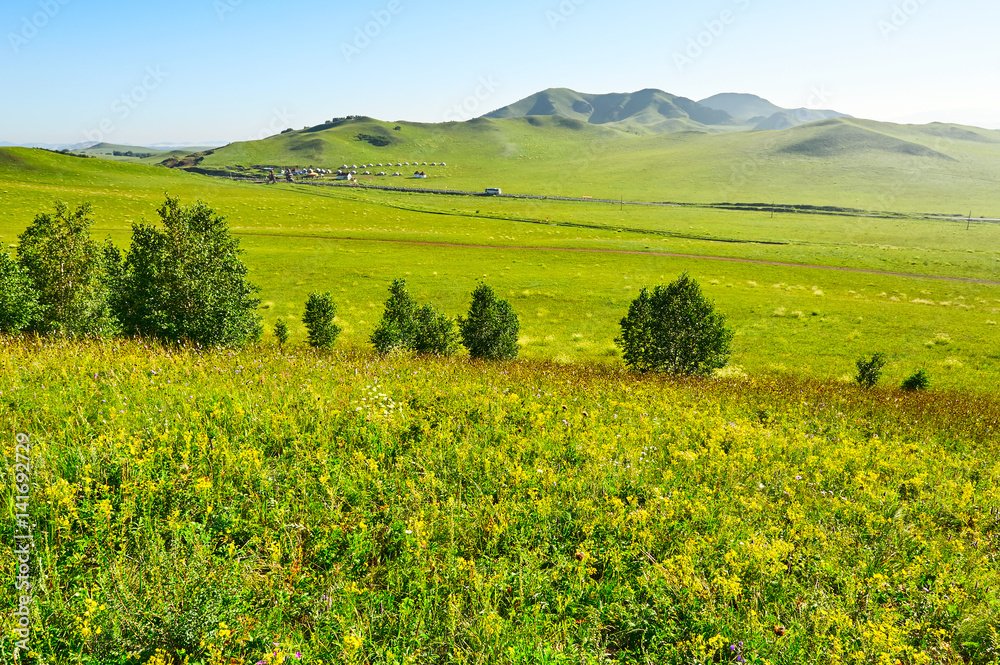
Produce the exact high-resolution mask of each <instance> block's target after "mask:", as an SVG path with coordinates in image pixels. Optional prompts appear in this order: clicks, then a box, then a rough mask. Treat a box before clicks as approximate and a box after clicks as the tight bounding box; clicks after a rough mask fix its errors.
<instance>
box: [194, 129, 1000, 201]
mask: <svg viewBox="0 0 1000 665" xmlns="http://www.w3.org/2000/svg"><path fill="white" fill-rule="evenodd" d="M662 122H664V123H674V126H673V129H674V130H680V129H682V125H683V123H684V122H686V121H685V120H684V119H672V120H663V121H662ZM677 123H680V124H677ZM396 127H398V128H399V129H398V130H397V129H396ZM372 137H375V138H377V139H378V140H377V141H376V142H377V143H383V142H384V143H385V145H373V144H372V143H371V142H370V139H371V138H372ZM366 139H368V140H366ZM425 161H426V162H435V161H437V162H440V161H445V162H446V163H447V164H448V166H447V168H433V167H431V168H428V169H426V170H427V172H428V175H429V176H430V177H429V178H428V179H427V180H426V181H405V182H406V185H407V186H418V187H431V188H453V189H468V190H475V191H481V190H482V189H484V188H486V187H502V188H504V189H505V191H510V192H513V193H530V194H543V195H551V196H593V197H595V198H618V197H624V198H626V199H635V200H644V201H679V202H691V203H711V202H721V201H729V202H748V203H749V202H771V201H777V202H779V203H788V204H792V203H809V204H812V205H831V206H842V207H848V208H856V209H861V210H873V211H886V210H889V211H898V212H934V213H947V214H968V212H969V209H970V208H971V209H972V210H973V211H974V213H975V214H976V215H978V216H1000V194H998V193H997V189H996V188H995V187H993V186H992V182H994V181H995V180H996V179H998V178H1000V132H996V131H988V130H979V129H975V128H966V127H960V126H955V125H926V126H909V125H893V124H889V123H878V122H873V121H864V120H855V119H846V118H840V119H833V120H826V121H821V122H818V123H812V124H808V125H804V126H800V127H795V128H792V129H789V130H786V131H760V132H735V133H725V134H704V133H700V132H693V131H673V132H671V133H667V134H661V135H656V136H637V135H634V134H629V133H627V132H621V131H617V130H613V129H608V128H607V127H602V126H597V125H591V124H588V123H586V122H584V121H581V120H576V119H572V118H564V117H562V116H530V117H527V118H512V119H499V120H496V119H488V118H483V119H478V120H473V121H470V122H467V123H445V124H436V125H423V124H414V123H386V122H380V121H376V120H372V119H367V118H366V119H357V120H350V121H343V122H338V123H335V124H332V125H322V126H319V127H315V128H311V129H308V130H301V131H296V132H290V133H288V134H282V135H279V136H274V137H271V138H268V139H265V140H263V141H255V142H248V143H235V144H232V145H229V146H226V147H223V148H219V149H217V150H214V151H211V152H210V153H205V154H203V155H201V156H199V157H197V158H192V159H191V160H188V161H187V162H186V165H187V166H194V167H197V168H203V169H216V170H224V169H225V168H226V167H231V166H234V165H242V166H244V167H248V166H251V165H254V164H271V165H289V166H292V165H299V166H302V167H305V166H307V165H314V166H318V167H326V168H336V167H339V166H341V165H342V164H348V165H353V164H359V165H360V164H368V163H376V164H377V163H384V164H386V163H391V164H393V165H395V164H397V163H405V162H409V163H410V165H411V166H413V164H415V163H419V164H422V163H423V162H425ZM393 168H394V169H395V170H399V171H401V172H402V173H403V174H404V175H407V174H409V173H412V172H413V170H415V169H412V168H411V169H410V170H409V171H406V169H405V168H404V167H395V166H393ZM421 168H423V167H422V166H421ZM375 170H376V171H377V170H378V169H375ZM389 172H390V173H391V172H392V171H389ZM363 181H364V182H371V183H375V184H378V183H381V184H390V185H398V184H400V183H399V180H397V179H393V178H376V177H371V178H370V179H364V180H363Z"/></svg>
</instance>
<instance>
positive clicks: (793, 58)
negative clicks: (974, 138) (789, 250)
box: [0, 0, 1000, 145]
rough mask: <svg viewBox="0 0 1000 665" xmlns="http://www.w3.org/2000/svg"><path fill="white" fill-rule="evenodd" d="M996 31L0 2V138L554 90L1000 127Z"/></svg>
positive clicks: (921, 23)
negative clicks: (736, 101)
mask: <svg viewBox="0 0 1000 665" xmlns="http://www.w3.org/2000/svg"><path fill="white" fill-rule="evenodd" d="M997 26H1000V3H998V2H996V0H948V1H947V2H946V1H945V0H885V1H883V0H838V1H837V2H810V1H803V0H714V1H711V2H697V3H693V2H673V1H666V2H664V1H654V0H649V1H646V0H618V1H616V2H610V1H607V0H538V1H532V0H509V1H507V2H502V3H492V2H490V3H486V2H481V3H480V2H469V1H468V0H463V1H461V2H459V1H453V0H442V1H440V2H428V1H426V0H425V1H422V2H416V1H415V0H374V1H366V0H358V1H356V2H333V1H331V0H302V1H299V2H295V1H291V2H287V1H286V2H264V1H263V0H169V1H166V0H147V1H146V2H136V1H134V0H129V1H128V2H126V1H124V0H3V3H2V6H0V39H2V42H0V82H2V90H3V91H4V94H3V97H4V99H3V103H2V104H0V141H10V142H46V143H76V142H82V141H84V140H87V138H95V139H96V138H102V139H104V140H107V141H110V142H114V143H129V144H134V145H143V144H152V143H187V144H197V143H216V142H229V141H235V140H244V139H248V138H259V137H261V136H263V135H267V134H273V133H276V132H277V131H280V130H281V129H284V128H285V127H295V128H296V129H299V128H302V127H304V126H307V125H314V124H318V123H320V122H323V121H324V120H327V119H329V118H331V117H335V116H343V115H350V114H363V115H370V116H374V117H376V118H380V119H383V120H390V121H391V120H415V121H423V122H441V121H444V120H446V119H456V118H458V117H473V116H476V115H481V114H483V113H486V112H489V111H491V110H493V109H495V108H498V107H501V106H505V105H507V104H509V103H512V102H514V101H517V100H518V99H521V98H523V97H526V96H528V95H530V94H532V93H535V92H538V91H540V90H543V89H545V88H549V87H568V88H573V89H575V90H578V91H581V92H590V93H603V92H628V91H634V90H639V89H642V88H659V89H662V90H666V91H667V92H670V93H673V94H676V95H682V96H685V97H690V98H692V99H696V100H697V99H702V98H704V97H707V96H709V95H712V94H715V93H718V92H750V93H754V94H758V95H761V96H762V97H765V98H767V99H769V100H771V101H772V102H774V103H776V104H778V105H780V106H785V107H799V106H811V107H816V108H834V109H836V110H838V111H842V112H844V113H849V114H851V115H855V116H859V117H867V118H874V119H877V120H889V121H901V122H929V121H933V120H939V121H945V122H962V123H968V124H977V125H980V126H988V127H993V128H1000V40H998V39H997V36H996V34H995V33H996V30H997ZM365 31H367V32H368V33H369V35H371V36H369V35H365V34H364V33H365ZM359 35H360V36H359ZM699 42H700V43H699ZM477 95H478V97H477ZM456 104H459V105H464V108H462V107H459V109H456V108H455V106H456Z"/></svg>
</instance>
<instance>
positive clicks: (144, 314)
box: [116, 196, 262, 345]
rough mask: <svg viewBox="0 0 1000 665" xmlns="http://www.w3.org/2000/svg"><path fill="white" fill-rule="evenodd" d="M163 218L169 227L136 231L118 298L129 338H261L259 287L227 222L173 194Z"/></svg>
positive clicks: (225, 341)
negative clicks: (251, 276) (181, 200)
mask: <svg viewBox="0 0 1000 665" xmlns="http://www.w3.org/2000/svg"><path fill="white" fill-rule="evenodd" d="M157 213H158V214H159V216H160V221H161V222H162V224H163V228H162V229H160V228H155V227H153V226H151V225H149V224H145V223H143V224H136V225H133V226H132V245H131V247H130V248H129V252H128V256H127V258H126V259H125V262H124V266H123V268H122V270H121V278H120V289H119V291H120V297H118V298H116V308H117V309H118V314H119V318H120V319H121V321H122V324H123V326H124V329H125V332H126V333H129V334H138V335H143V336H148V337H155V338H158V339H162V340H165V341H171V342H181V341H188V342H193V343H196V344H202V345H213V344H218V345H235V344H241V343H244V342H247V341H250V340H256V339H259V338H260V334H261V330H262V327H261V322H260V318H259V317H258V316H257V313H256V312H257V305H258V304H259V303H260V300H258V299H257V298H255V297H254V295H255V294H256V292H257V290H258V289H257V287H256V286H254V285H253V284H251V283H250V281H249V280H248V279H247V268H246V266H245V265H244V264H243V261H242V259H241V254H242V253H243V250H241V249H240V247H239V241H238V240H236V239H235V238H233V237H232V236H230V235H229V228H228V225H227V224H226V221H225V218H224V217H221V216H219V215H217V214H216V213H215V211H214V210H212V209H211V208H209V207H208V206H207V205H205V204H204V203H202V202H201V201H199V202H198V203H196V204H194V205H191V206H181V205H180V202H179V200H178V199H176V198H170V197H169V196H168V197H167V199H166V201H165V202H164V203H163V205H161V206H160V208H159V209H158V210H157Z"/></svg>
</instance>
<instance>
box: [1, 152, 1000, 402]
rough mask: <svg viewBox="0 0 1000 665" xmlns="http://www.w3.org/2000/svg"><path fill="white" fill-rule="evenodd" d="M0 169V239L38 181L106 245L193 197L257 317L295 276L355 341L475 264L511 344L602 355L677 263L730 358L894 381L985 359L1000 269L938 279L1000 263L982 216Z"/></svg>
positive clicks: (44, 159)
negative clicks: (408, 298) (510, 332)
mask: <svg viewBox="0 0 1000 665" xmlns="http://www.w3.org/2000/svg"><path fill="white" fill-rule="evenodd" d="M449 168H450V167H449ZM0 173H2V175H3V184H2V185H0V200H2V206H0V242H3V243H5V244H8V245H10V244H13V243H16V238H17V234H19V233H20V232H21V231H22V230H23V229H24V228H25V227H26V226H27V224H28V223H29V222H30V220H31V219H32V218H33V216H34V215H35V214H36V213H38V212H41V211H47V210H50V209H51V207H52V202H53V201H54V200H65V201H67V202H68V203H70V204H71V205H76V204H79V203H82V202H83V201H90V202H92V203H93V205H94V214H95V217H96V223H95V235H97V236H98V238H102V237H104V236H105V235H107V236H110V237H111V238H113V239H114V241H115V242H116V243H118V244H119V245H120V246H121V247H123V248H124V247H126V246H127V244H128V238H129V229H130V227H131V224H132V223H134V222H138V221H140V220H142V219H146V220H151V219H154V218H155V217H156V215H155V209H156V207H157V206H158V205H159V204H160V203H161V202H162V201H163V196H164V193H169V194H170V195H171V196H179V197H180V198H181V199H182V202H193V201H194V200H196V199H201V200H204V201H205V202H207V203H209V204H210V205H212V206H213V207H214V208H215V209H217V210H218V211H219V212H220V213H221V214H223V215H225V216H227V218H228V220H229V223H230V226H231V229H232V231H233V232H234V233H235V234H237V235H239V236H240V238H241V241H242V246H243V247H244V249H245V250H246V254H245V259H246V262H247V263H248V265H249V267H250V270H251V278H252V279H253V280H254V281H255V283H257V284H258V285H259V286H260V287H261V293H260V297H261V300H262V310H261V314H262V315H263V317H264V319H265V322H266V324H267V327H268V330H269V329H270V327H271V326H272V325H273V323H274V322H275V321H276V320H277V318H278V317H281V318H285V319H287V320H288V321H289V323H290V324H291V330H292V340H293V342H294V343H303V342H304V339H305V331H304V329H303V327H302V326H301V324H300V323H299V321H298V317H299V316H301V313H302V309H303V306H304V303H305V300H306V297H307V295H308V293H309V292H310V291H313V290H320V291H327V290H329V291H331V292H333V294H334V295H335V297H336V299H337V302H338V304H339V307H340V310H339V318H340V325H342V326H343V327H344V330H345V333H344V336H343V338H342V340H343V341H342V343H343V344H346V345H353V346H364V345H366V344H367V337H368V335H369V334H370V332H371V330H372V329H373V328H374V326H375V324H376V322H377V320H378V317H379V316H380V314H381V307H382V303H383V301H384V300H385V297H386V294H387V289H388V286H389V284H390V282H391V281H392V280H393V279H394V278H397V277H405V278H406V279H407V282H408V284H409V286H410V288H411V291H412V292H413V293H414V295H415V296H416V297H417V298H418V299H419V300H421V301H430V302H434V303H435V304H436V305H438V306H439V307H440V308H442V309H443V310H444V311H446V312H448V313H451V314H460V313H464V311H465V309H466V308H467V306H468V298H469V294H470V293H471V291H472V290H473V288H475V284H476V282H477V281H478V280H480V279H482V280H485V281H487V282H488V283H490V284H491V285H493V286H494V287H495V288H496V289H497V291H498V293H499V294H500V295H502V296H503V297H505V298H507V299H509V300H510V301H511V303H512V304H513V305H514V307H515V309H516V310H517V311H518V313H519V314H520V315H521V321H522V337H521V343H522V346H523V354H524V355H525V356H527V357H533V358H545V359H553V360H558V361H562V362H594V361H596V362H610V363H617V362H618V359H617V355H616V354H617V350H616V348H615V346H614V343H613V340H614V337H615V335H616V334H617V333H618V321H619V319H620V318H621V317H622V316H623V315H624V313H625V311H626V310H627V307H628V303H629V302H630V300H631V299H632V298H634V297H635V296H636V295H637V294H638V292H639V290H640V289H641V288H642V287H643V286H652V285H654V284H656V283H661V282H667V281H670V280H672V279H674V278H675V277H676V276H677V275H678V274H679V273H680V272H682V271H685V270H686V271H688V272H689V273H690V274H691V275H692V276H694V277H695V278H697V279H698V280H699V282H700V283H701V284H702V287H703V288H704V290H705V291H706V293H707V294H708V295H709V296H710V297H711V298H713V299H714V300H715V301H716V303H717V306H718V307H719V309H721V310H722V311H723V312H725V313H726V314H728V315H729V317H730V322H731V324H732V325H733V327H734V328H735V329H736V331H737V336H736V339H735V342H734V355H733V358H732V363H733V364H734V365H736V366H738V367H741V368H742V369H743V371H746V372H749V373H758V372H762V371H768V370H774V369H776V370H779V371H786V372H791V373H796V374H804V375H809V376H818V377H847V376H849V375H850V374H851V373H852V372H853V364H854V360H855V359H856V358H857V357H859V356H860V355H862V354H866V353H872V352H874V351H883V352H885V353H887V355H888V356H889V358H890V365H889V367H888V368H887V380H889V381H892V382H893V383H898V382H899V381H901V380H902V378H904V377H905V376H907V375H908V374H910V373H912V372H913V371H915V370H916V369H917V368H918V367H926V368H927V369H928V370H929V371H930V373H931V376H932V380H933V383H934V385H935V386H939V387H959V386H962V387H969V388H976V389H981V390H993V386H994V385H995V381H996V380H997V379H998V378H1000V362H998V361H1000V350H998V349H997V348H996V337H997V328H996V325H997V322H1000V286H998V285H996V284H977V283H969V282H962V281H950V280H945V279H937V278H941V277H945V278H958V279H976V280H981V281H987V282H989V281H993V282H996V281H1000V251H998V248H1000V225H998V224H994V223H988V222H976V223H973V224H972V225H971V226H970V227H969V228H967V224H966V223H965V222H956V221H945V220H931V219H924V218H920V217H917V216H907V217H900V218H888V219H887V218H882V217H862V216H850V215H816V214H812V215H797V214H786V213H778V214H775V215H774V216H773V217H772V216H771V214H770V213H769V212H767V211H764V212H761V211H730V210H720V209H711V208H703V207H647V206H627V205H626V206H621V205H611V204H606V203H596V202H560V201H537V200H517V199H507V198H503V199H498V198H492V197H475V198H473V197H451V196H448V197H440V196H432V195H427V194H402V193H394V192H382V191H372V190H358V189H356V188H342V187H315V186H307V185H284V184H282V185H277V186H263V185H254V184H244V183H238V182H230V181H226V180H222V179H213V178H207V177H204V176H198V175H194V174H189V173H184V172H180V171H176V170H169V169H165V168H153V167H147V166H141V165H133V164H124V163H117V162H109V161H101V160H93V159H78V158H72V157H65V156H61V155H54V154H52V153H47V152H43V151H33V150H5V151H0ZM802 199H804V200H807V201H808V200H811V196H810V195H806V194H804V195H803V196H802ZM423 243H439V244H423ZM480 246H484V247H480ZM574 250H586V251H574ZM594 250H597V251H594ZM668 254H683V255H692V256H693V257H713V258H691V257H678V256H668ZM723 258H728V259H751V260H754V261H773V262H782V263H792V264H803V265H807V266H812V267H792V266H777V265H765V264H760V263H740V262H735V261H723V260H718V259H723ZM822 267H843V268H854V269H863V270H869V271H881V272H897V273H907V274H911V275H920V276H919V277H913V276H893V275H885V274H868V273H863V272H846V271H835V270H825V269H822Z"/></svg>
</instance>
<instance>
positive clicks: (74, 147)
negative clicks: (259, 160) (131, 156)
mask: <svg viewBox="0 0 1000 665" xmlns="http://www.w3.org/2000/svg"><path fill="white" fill-rule="evenodd" d="M223 143H224V142H218V143H211V144H210V145H223ZM103 146H110V147H113V148H116V149H119V148H124V149H128V150H133V151H142V152H168V151H170V150H188V151H191V150H201V149H203V148H201V147H199V146H195V145H192V144H190V143H153V144H151V145H147V146H134V145H127V144H122V145H118V144H110V143H96V142H94V141H85V142H83V143H9V142H7V141H0V148H44V149H45V150H71V151H74V152H76V151H85V150H92V149H94V148H98V149H100V148H101V147H103Z"/></svg>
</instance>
